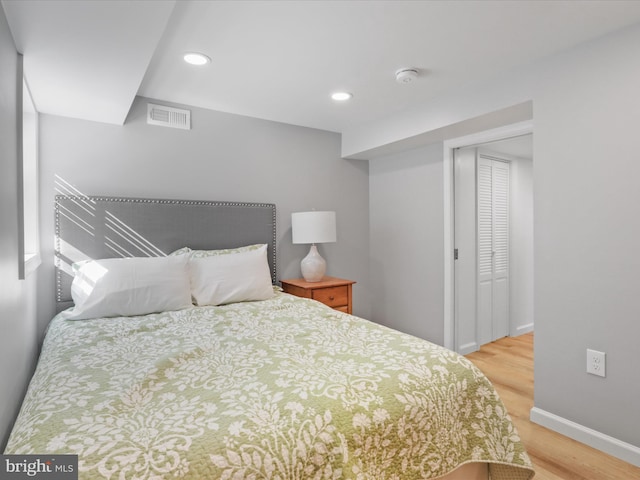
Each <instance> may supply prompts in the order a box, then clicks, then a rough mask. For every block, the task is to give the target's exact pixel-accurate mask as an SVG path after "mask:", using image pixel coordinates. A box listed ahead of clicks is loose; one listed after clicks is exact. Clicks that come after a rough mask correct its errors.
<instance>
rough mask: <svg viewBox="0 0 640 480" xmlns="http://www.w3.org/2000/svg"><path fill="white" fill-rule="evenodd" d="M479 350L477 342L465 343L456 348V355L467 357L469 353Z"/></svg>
mask: <svg viewBox="0 0 640 480" xmlns="http://www.w3.org/2000/svg"><path fill="white" fill-rule="evenodd" d="M478 350H480V347H479V346H478V343H477V342H471V343H466V344H464V345H460V346H459V347H458V353H459V354H460V355H467V354H469V353H473V352H477V351H478Z"/></svg>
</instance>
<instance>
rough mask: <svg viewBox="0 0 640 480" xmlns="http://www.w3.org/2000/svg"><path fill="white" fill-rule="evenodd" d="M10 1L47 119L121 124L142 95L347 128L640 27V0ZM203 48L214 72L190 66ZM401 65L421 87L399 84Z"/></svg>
mask: <svg viewBox="0 0 640 480" xmlns="http://www.w3.org/2000/svg"><path fill="white" fill-rule="evenodd" d="M2 6H3V7H4V10H5V12H6V16H7V19H8V22H9V25H10V28H11V31H12V34H13V36H14V39H15V42H16V47H17V48H18V50H19V51H20V52H22V53H23V54H24V57H25V60H24V63H25V74H26V76H27V80H28V82H29V86H30V89H31V91H32V94H33V97H34V101H35V103H36V107H37V108H38V110H39V111H41V112H43V113H50V114H55V115H63V116H69V117H75V118H83V119H88V120H94V121H102V122H107V123H114V124H122V123H124V121H125V119H126V115H127V112H128V111H129V108H130V106H131V104H132V102H133V99H134V98H135V95H136V94H137V95H142V96H145V97H149V98H154V99H159V100H163V101H167V102H175V103H180V104H186V105H192V106H199V107H204V108H209V109H214V110H220V111H225V112H231V113H237V114H241V115H249V116H253V117H258V118H264V119H269V120H275V121H279V122H285V123H291V124H296V125H302V126H308V127H314V128H320V129H325V130H330V131H336V132H341V131H343V130H344V129H346V128H349V127H351V126H355V125H362V124H366V123H369V122H374V121H376V120H380V119H383V118H385V117H388V116H391V115H393V114H396V113H398V112H400V111H402V110H403V109H406V108H409V107H413V106H415V105H416V104H420V103H425V102H428V101H429V100H430V99H432V98H434V97H436V96H438V95H440V94H442V93H444V92H446V91H449V90H451V89H455V88H456V87H460V86H463V85H465V84H467V83H469V82H473V81H477V80H482V79H486V78H490V77H491V76H494V75H500V73H501V72H504V71H506V70H508V69H511V68H515V67H517V66H519V65H521V64H526V63H530V62H533V61H535V60H536V59H539V58H541V57H544V56H547V55H550V54H553V53H555V52H558V51H561V50H564V49H567V48H570V47H572V46H574V45H576V44H578V43H582V42H585V41H588V40H590V39H594V38H597V37H599V36H602V35H604V34H606V33H608V32H611V31H614V30H618V29H621V28H624V27H625V26H629V25H631V24H634V23H638V22H640V2H639V1H615V0H609V1H581V0H577V1H574V0H571V1H539V0H533V1H528V0H520V1H505V0H499V1H488V0H486V1H437V0H431V1H341V2H339V1H263V0H261V1H191V0H180V1H178V2H175V1H154V0H138V1H132V0H130V1H126V2H125V1H111V0H106V1H100V0H85V1H81V0H71V1H58V0H37V1H30V0H2ZM191 50H196V51H200V52H203V53H205V54H207V55H208V56H210V57H211V58H212V63H211V64H209V65H207V66H205V67H199V68H197V67H193V66H190V65H187V64H185V63H184V62H183V61H182V59H181V57H182V54H183V53H184V52H185V51H191ZM402 67H413V68H417V69H418V70H419V71H420V77H419V78H418V80H417V81H415V82H413V83H412V84H409V85H400V84H398V83H396V82H395V76H394V74H395V71H396V70H397V69H399V68H402ZM336 90H346V91H349V92H351V93H353V95H354V97H353V99H352V100H351V101H349V102H347V103H342V104H338V103H336V102H334V101H332V100H331V99H330V98H329V94H330V93H331V92H333V91H336Z"/></svg>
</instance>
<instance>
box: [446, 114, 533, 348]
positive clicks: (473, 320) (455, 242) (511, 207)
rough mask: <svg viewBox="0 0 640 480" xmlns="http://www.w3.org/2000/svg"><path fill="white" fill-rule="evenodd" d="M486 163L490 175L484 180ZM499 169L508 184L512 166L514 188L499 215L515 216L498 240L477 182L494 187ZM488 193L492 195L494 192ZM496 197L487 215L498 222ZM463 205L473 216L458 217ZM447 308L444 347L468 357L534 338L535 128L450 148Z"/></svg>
mask: <svg viewBox="0 0 640 480" xmlns="http://www.w3.org/2000/svg"><path fill="white" fill-rule="evenodd" d="M481 158H482V160H481ZM492 162H493V163H492ZM495 162H499V163H495ZM507 162H508V163H507ZM481 163H482V164H483V166H482V167H480V169H481V170H483V172H484V173H481V174H478V172H479V167H478V166H479V165H480V164H481ZM492 165H494V166H495V167H496V168H497V169H498V171H499V175H498V177H499V176H500V175H502V176H503V179H504V169H503V168H500V167H503V166H505V165H509V167H508V170H507V175H508V177H509V180H508V183H506V184H503V186H502V187H500V186H499V185H498V186H497V187H499V188H498V190H500V192H499V193H500V194H501V195H503V197H504V195H507V196H508V197H509V203H508V204H505V205H503V206H502V207H501V206H500V205H498V206H497V208H498V209H500V208H502V211H500V212H498V213H499V214H500V215H502V218H503V220H504V218H505V217H504V215H505V213H506V214H507V215H508V223H506V224H505V223H504V222H503V224H502V225H497V226H496V227H497V230H498V232H497V233H498V234H499V235H498V237H499V238H497V239H496V238H495V236H492V235H493V234H492V232H491V230H487V223H486V221H485V223H484V224H482V225H481V224H480V222H481V219H480V218H479V217H478V214H479V213H480V212H481V210H482V208H479V207H478V191H479V188H480V186H479V185H480V184H479V183H478V181H479V179H480V177H483V176H484V178H485V180H486V179H487V178H488V179H489V182H495V180H493V181H492V180H491V170H492ZM456 166H457V167H461V166H462V167H463V168H462V173H463V175H462V176H459V177H458V178H457V179H456V173H459V172H456V168H455V167H456ZM487 175H489V177H487ZM448 186H449V188H447V187H448ZM495 187H496V185H494V188H495ZM505 188H506V190H505ZM487 192H488V193H489V194H491V187H489V189H488V190H487V191H485V194H486V193H487ZM490 198H491V197H486V195H485V198H484V207H483V208H484V209H485V210H486V209H487V208H489V210H487V212H488V214H489V215H490V216H491V215H492V211H491V210H492V208H493V209H494V210H495V208H496V205H495V204H494V205H493V207H492V206H491V203H487V200H488V199H489V200H490ZM494 200H495V199H494ZM461 203H462V204H463V205H466V207H465V208H466V212H464V211H463V212H457V215H456V210H457V209H458V208H459V207H460V204H461ZM487 205H488V207H487ZM505 208H506V209H507V210H506V211H505ZM487 212H485V213H487ZM459 215H466V221H465V222H461V221H460V217H459ZM485 220H486V219H485ZM500 229H502V230H500ZM481 230H482V232H484V234H483V233H482V232H481ZM487 231H488V232H489V234H490V236H487V234H486V233H487ZM483 235H484V241H483V239H482V238H481V237H482V236H483ZM481 243H482V245H480V244H481ZM496 247H497V248H496ZM456 248H457V249H458V250H457V252H455V249H456ZM500 248H502V251H500ZM447 250H449V251H447ZM463 252H464V253H463ZM454 253H457V254H458V260H455V259H454ZM481 263H482V265H481ZM496 266H497V267H500V268H502V271H501V272H499V271H497V270H496V268H495V267H496ZM488 268H489V269H488ZM500 268H498V270H500ZM445 302H446V303H445V346H446V347H448V348H451V349H452V350H455V351H458V352H460V353H463V354H466V353H470V352H472V351H475V350H477V349H479V347H480V345H481V344H483V343H486V342H488V341H492V340H495V339H496V338H500V337H502V336H507V335H508V336H517V335H521V334H524V333H527V332H530V331H533V148H532V126H531V123H530V122H525V123H522V124H517V125H512V126H509V127H504V128H502V129H496V130H494V131H489V132H482V133H479V134H476V135H473V136H469V137H464V138H460V139H454V140H451V141H447V142H445ZM483 318H484V320H483ZM487 318H488V319H489V323H487Z"/></svg>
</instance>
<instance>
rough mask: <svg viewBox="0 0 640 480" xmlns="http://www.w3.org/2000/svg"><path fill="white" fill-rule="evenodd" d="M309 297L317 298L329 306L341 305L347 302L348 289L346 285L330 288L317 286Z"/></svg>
mask: <svg viewBox="0 0 640 480" xmlns="http://www.w3.org/2000/svg"><path fill="white" fill-rule="evenodd" d="M311 298H313V299H314V300H318V301H319V302H322V303H324V304H325V305H328V306H329V307H342V306H346V305H348V304H349V289H348V287H347V285H343V286H340V287H331V288H319V289H317V290H314V291H313V294H312V297H311Z"/></svg>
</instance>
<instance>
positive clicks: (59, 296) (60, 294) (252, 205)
mask: <svg viewBox="0 0 640 480" xmlns="http://www.w3.org/2000/svg"><path fill="white" fill-rule="evenodd" d="M63 200H71V201H74V202H83V203H85V202H86V203H90V202H115V203H117V202H123V203H143V204H144V203H152V204H167V205H185V206H190V205H194V206H207V207H209V206H210V207H247V208H270V209H271V211H272V229H271V230H272V244H273V248H272V253H271V255H272V262H271V276H272V281H273V283H274V284H275V282H276V279H277V276H276V240H277V237H276V206H275V204H272V203H252V202H220V201H206V200H171V199H152V198H129V197H109V196H81V195H56V197H55V267H56V302H58V303H61V302H64V300H63V292H62V275H63V274H64V272H63V270H62V261H63V259H62V257H61V251H62V245H61V230H60V228H61V227H60V224H61V222H60V220H61V219H60V216H61V212H60V208H61V202H62V201H63Z"/></svg>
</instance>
